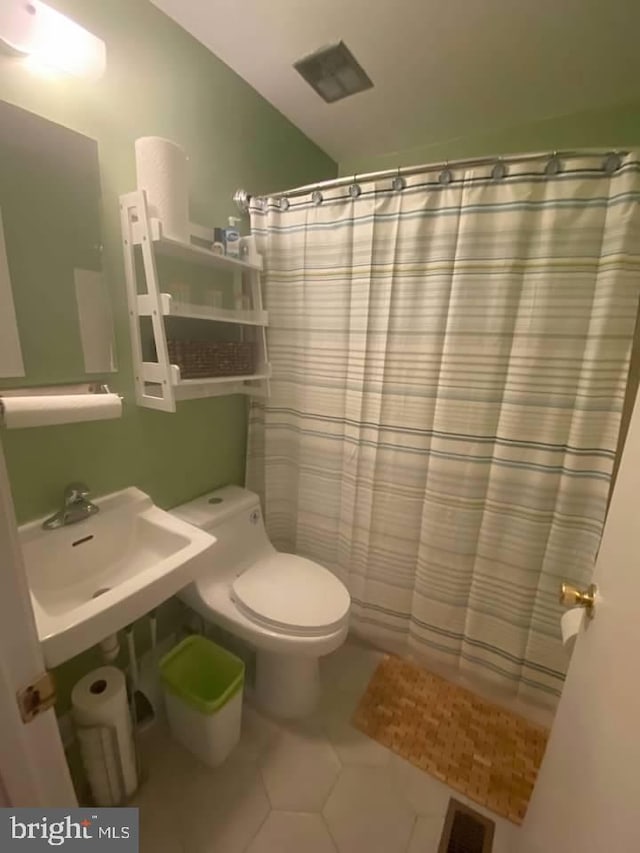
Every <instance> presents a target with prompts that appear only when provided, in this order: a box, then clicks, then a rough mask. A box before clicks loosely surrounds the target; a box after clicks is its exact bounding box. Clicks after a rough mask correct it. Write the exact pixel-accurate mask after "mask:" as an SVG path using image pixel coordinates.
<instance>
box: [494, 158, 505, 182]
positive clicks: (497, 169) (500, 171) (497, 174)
mask: <svg viewBox="0 0 640 853" xmlns="http://www.w3.org/2000/svg"><path fill="white" fill-rule="evenodd" d="M506 174H507V167H506V166H505V164H504V163H503V162H502V157H498V162H497V163H496V164H495V166H494V167H493V169H492V170H491V177H492V178H493V180H494V181H499V180H501V179H502V178H504V176H505V175H506Z"/></svg>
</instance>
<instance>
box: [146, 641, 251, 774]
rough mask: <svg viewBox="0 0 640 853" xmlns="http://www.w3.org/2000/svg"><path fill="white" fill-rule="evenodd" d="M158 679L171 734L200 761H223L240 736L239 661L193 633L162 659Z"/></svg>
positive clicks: (241, 671) (214, 763) (241, 681)
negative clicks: (159, 679) (160, 682)
mask: <svg viewBox="0 0 640 853" xmlns="http://www.w3.org/2000/svg"><path fill="white" fill-rule="evenodd" d="M160 677H161V679H162V685H163V689H164V698H165V707H166V710H167V719H168V721H169V727H170V729H171V733H172V734H173V736H174V737H175V738H176V740H178V741H179V742H180V743H181V744H182V745H183V746H184V747H185V748H186V749H188V750H189V751H190V752H192V753H193V754H194V755H195V756H196V757H197V758H199V759H200V760H201V761H204V762H205V764H209V765H210V766H211V767H216V766H217V765H218V764H222V762H223V761H224V760H225V758H226V757H227V756H228V755H229V753H230V752H231V750H232V749H233V748H234V746H235V745H236V744H237V743H238V740H239V738H240V723H241V720H242V690H243V685H244V663H243V662H242V661H241V660H240V659H239V658H237V657H236V656H235V655H232V654H231V653H230V652H228V651H226V649H222V648H220V646H217V645H216V644H215V643H212V642H211V640H207V639H206V638H205V637H200V636H195V635H194V636H191V637H187V639H186V640H183V641H182V642H181V643H179V644H178V645H177V646H176V647H175V648H173V649H172V650H171V651H170V652H169V653H168V654H166V655H165V656H164V657H163V658H162V660H161V661H160Z"/></svg>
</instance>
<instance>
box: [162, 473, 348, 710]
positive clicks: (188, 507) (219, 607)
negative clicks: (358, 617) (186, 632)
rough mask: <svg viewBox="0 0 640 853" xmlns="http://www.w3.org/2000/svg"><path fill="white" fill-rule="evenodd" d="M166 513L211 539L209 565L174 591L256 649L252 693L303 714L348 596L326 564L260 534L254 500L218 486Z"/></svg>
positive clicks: (336, 642)
mask: <svg viewBox="0 0 640 853" xmlns="http://www.w3.org/2000/svg"><path fill="white" fill-rule="evenodd" d="M172 513H173V514H174V515H176V516H178V518H181V519H182V520H183V521H187V522H189V523H190V524H193V525H194V526H195V527H199V528H200V529H202V530H205V531H207V533H210V534H211V535H212V536H214V537H215V538H216V539H217V543H216V545H215V547H214V548H212V550H211V558H210V564H209V566H208V567H207V568H206V569H204V571H203V572H202V573H201V575H200V576H199V577H198V578H197V579H196V580H195V581H194V582H193V583H191V584H189V586H187V587H185V588H184V589H183V590H182V591H181V592H180V593H179V594H178V597H179V598H180V599H181V600H182V601H184V602H185V604H187V605H189V607H191V608H192V609H193V610H195V611H196V613H198V614H200V616H202V617H203V618H204V619H205V620H207V621H208V622H212V623H214V624H215V625H218V626H220V627H221V628H224V629H225V630H227V631H229V632H230V633H232V634H234V635H235V636H237V637H239V638H241V639H242V640H244V641H245V642H247V643H248V644H249V645H250V646H252V647H253V648H254V649H255V650H256V684H255V692H256V700H257V702H258V704H259V705H260V706H261V707H263V708H264V709H265V710H267V711H268V712H270V713H272V714H274V715H275V716H278V717H287V718H297V717H305V716H307V715H308V714H310V713H311V712H312V711H313V709H314V708H315V706H316V703H317V701H318V697H319V693H320V678H319V666H318V663H319V659H320V658H321V657H322V656H323V655H327V654H329V653H330V652H332V651H334V650H335V649H337V648H338V647H339V646H341V645H342V643H343V642H344V640H345V638H346V636H347V629H348V620H349V608H350V605H351V599H350V597H349V592H348V591H347V588H346V587H345V585H344V584H343V583H342V582H341V581H340V580H338V578H337V577H335V575H333V574H332V573H331V572H330V571H328V570H327V569H325V568H324V567H323V566H320V565H319V564H318V563H314V562H312V561H311V560H307V559H305V558H304V557H298V556H295V555H294V554H283V553H280V552H279V551H276V549H275V548H274V547H273V545H272V544H271V542H270V541H269V537H268V536H267V532H266V530H265V527H264V522H263V518H262V512H261V509H260V499H259V498H258V496H257V495H256V494H254V493H253V492H250V491H247V490H246V489H242V488H240V487H238V486H225V487H224V488H222V489H218V490H217V491H215V492H211V493H210V494H207V495H203V496H202V497H200V498H197V499H196V500H194V501H190V502H189V503H186V504H182V505H181V506H178V507H175V509H173V510H172Z"/></svg>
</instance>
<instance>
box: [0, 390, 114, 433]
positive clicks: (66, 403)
mask: <svg viewBox="0 0 640 853" xmlns="http://www.w3.org/2000/svg"><path fill="white" fill-rule="evenodd" d="M2 408H3V410H4V424H5V426H6V427H7V428H8V429H14V428H17V427H34V426H49V425H52V424H71V423H78V422H81V421H105V420H109V419H110V418H119V417H120V416H121V415H122V400H121V399H120V397H119V396H118V395H117V394H41V395H34V396H26V395H25V396H22V395H20V396H19V395H16V396H11V395H7V396H5V397H2Z"/></svg>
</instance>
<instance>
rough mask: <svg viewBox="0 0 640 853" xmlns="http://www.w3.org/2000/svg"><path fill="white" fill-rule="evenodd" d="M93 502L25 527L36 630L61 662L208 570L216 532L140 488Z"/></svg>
mask: <svg viewBox="0 0 640 853" xmlns="http://www.w3.org/2000/svg"><path fill="white" fill-rule="evenodd" d="M94 503H95V504H96V506H98V507H99V508H100V511H99V512H98V513H97V514H96V515H92V516H90V517H89V518H86V519H84V520H83V521H80V522H78V523H76V524H70V525H68V526H66V527H60V528H58V529H56V530H43V529H42V526H41V525H42V519H39V520H37V521H32V522H29V524H25V525H23V526H22V527H21V528H20V543H21V545H22V553H23V557H24V562H25V567H26V572H27V580H28V583H29V588H30V590H31V603H32V605H33V610H34V613H35V619H36V626H37V630H38V637H39V639H40V642H41V644H42V648H43V651H44V656H45V661H46V664H47V666H49V667H53V666H58V664H60V663H62V662H63V661H65V660H68V659H69V658H71V657H73V656H74V655H77V654H78V653H79V652H82V651H84V650H85V649H87V648H89V647H90V646H93V645H95V644H96V643H99V642H100V641H101V640H103V639H104V638H105V637H107V636H108V635H109V634H112V633H114V632H116V631H118V630H120V629H121V628H124V627H125V626H126V625H129V624H130V623H131V622H133V621H134V620H135V619H138V618H140V617H141V616H144V614H145V613H147V612H148V611H149V610H152V609H153V608H154V607H157V606H158V605H159V604H161V603H162V602H163V601H165V600H166V599H167V598H170V597H171V596H172V595H174V594H175V593H176V592H178V591H179V590H180V589H182V587H184V586H185V585H186V584H188V583H190V582H191V581H192V580H193V579H194V578H195V577H196V576H197V575H198V573H199V572H200V570H201V569H203V568H204V567H205V566H206V564H207V562H208V560H207V555H208V553H209V551H210V549H211V548H212V547H213V546H214V545H215V541H216V540H215V538H214V537H213V536H210V535H209V534H208V533H205V532H204V531H202V530H199V529H198V528H196V527H192V526H191V525H190V524H188V523H186V522H184V521H181V520H180V519H178V518H176V517H175V516H173V515H170V514H169V513H168V512H164V510H161V509H159V507H157V506H155V505H154V504H153V502H152V501H151V499H150V498H149V497H148V496H147V495H145V494H144V492H141V491H140V490H139V489H135V488H129V489H124V490H123V491H121V492H115V493H113V494H111V495H106V496H104V497H102V498H97V499H96V500H95V501H94Z"/></svg>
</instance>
